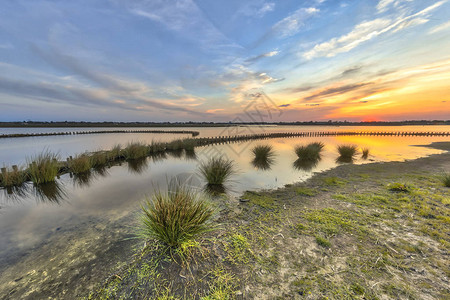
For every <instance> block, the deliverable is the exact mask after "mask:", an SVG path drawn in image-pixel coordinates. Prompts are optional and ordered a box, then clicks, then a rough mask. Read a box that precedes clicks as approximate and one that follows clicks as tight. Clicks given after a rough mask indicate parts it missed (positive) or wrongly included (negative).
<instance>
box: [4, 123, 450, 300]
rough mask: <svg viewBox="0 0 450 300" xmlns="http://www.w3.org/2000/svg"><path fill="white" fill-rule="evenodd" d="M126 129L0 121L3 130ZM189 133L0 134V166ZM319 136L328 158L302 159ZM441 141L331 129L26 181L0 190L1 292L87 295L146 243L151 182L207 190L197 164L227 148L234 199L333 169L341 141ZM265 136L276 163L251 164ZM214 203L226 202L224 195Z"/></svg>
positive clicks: (395, 150)
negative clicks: (303, 149) (144, 207)
mask: <svg viewBox="0 0 450 300" xmlns="http://www.w3.org/2000/svg"><path fill="white" fill-rule="evenodd" d="M120 129H121V128H90V129H85V128H80V129H77V128H32V129H28V128H1V129H0V134H10V133H33V132H34V133H36V132H39V133H43V132H66V131H87V130H93V131H96V130H120ZM122 129H123V130H140V129H142V130H159V129H160V130H171V128H122ZM449 129H450V128H448V126H401V127H387V126H383V127H375V126H373V127H357V126H352V127H347V126H345V127H344V126H343V127H331V126H329V127H328V126H310V127H309V126H302V127H300V126H264V127H261V126H245V127H222V128H221V127H214V128H204V127H199V128H187V129H186V130H194V131H199V132H200V135H199V137H214V136H228V135H244V134H254V133H271V132H296V131H363V132H367V131H375V132H381V131H383V132H397V131H402V132H405V131H412V132H431V131H439V132H448V131H449ZM173 130H181V128H173ZM188 137H190V135H187V134H146V133H118V134H116V133H111V134H92V135H68V136H46V137H26V138H8V139H0V164H2V165H8V166H11V165H13V164H19V165H25V164H26V162H27V157H30V156H31V155H34V154H37V153H40V152H41V151H43V150H46V149H47V150H50V151H53V152H57V153H59V155H60V158H61V159H62V160H65V158H66V157H68V156H69V155H75V154H79V153H83V152H85V151H96V150H101V149H105V150H106V149H110V148H112V147H113V146H114V145H116V144H122V145H126V144H127V143H129V142H134V141H142V142H145V143H150V142H152V141H170V140H173V139H177V138H188ZM315 141H321V142H323V143H324V144H325V148H324V151H323V155H322V159H321V160H320V161H318V162H317V164H313V165H307V166H306V165H300V166H299V165H296V164H295V161H296V159H297V157H296V155H295V153H294V148H295V146H297V145H304V144H308V143H310V142H315ZM437 141H450V137H432V136H425V137H415V136H405V137H401V136H400V137H399V136H334V137H295V138H274V139H265V140H253V141H247V142H239V143H230V144H220V145H213V146H204V147H198V148H196V150H195V155H194V154H192V153H190V154H189V155H187V154H186V153H184V152H176V153H175V152H174V153H168V154H167V155H165V156H162V157H149V158H147V159H144V160H139V161H134V162H129V163H128V162H124V163H122V164H120V165H114V166H111V167H109V168H107V169H104V170H101V171H92V172H91V173H89V174H86V175H85V176H74V175H71V174H65V175H62V176H61V177H60V178H59V179H58V180H57V183H56V184H55V185H53V186H51V187H50V190H39V189H36V188H35V187H33V186H32V184H27V188H26V189H22V190H21V191H20V192H14V191H8V190H5V189H3V190H0V274H1V276H0V296H1V297H0V298H6V299H8V298H14V295H18V294H20V295H22V296H23V297H24V298H30V299H32V298H34V299H36V298H41V297H48V296H54V297H58V298H67V299H70V298H73V296H74V295H78V296H79V295H84V294H85V293H86V290H88V289H89V288H92V287H93V285H94V284H95V283H98V282H100V281H101V280H102V279H103V278H104V277H105V276H107V275H108V274H109V273H110V272H111V270H113V269H114V268H115V267H117V263H120V262H123V261H124V260H127V259H129V258H130V256H131V254H132V253H133V247H139V246H140V245H141V244H142V243H143V241H140V240H137V239H134V236H135V233H136V226H137V218H138V213H139V207H140V204H141V203H142V201H143V199H145V197H150V196H151V195H152V193H153V192H154V191H155V189H162V190H164V189H166V187H167V184H168V183H169V182H171V181H172V180H174V178H177V180H178V181H180V182H183V183H185V184H189V185H191V186H192V187H193V188H195V189H202V188H203V186H204V185H205V181H204V180H203V178H201V176H200V175H199V172H198V166H199V163H200V162H202V161H205V160H207V159H208V158H210V157H214V156H222V155H223V156H226V157H228V158H229V159H231V160H233V161H234V163H235V165H236V168H237V173H236V174H235V175H234V176H233V178H232V179H231V180H230V181H229V182H228V183H227V184H226V188H227V193H228V195H229V196H230V197H229V199H228V200H227V201H230V203H231V204H233V203H234V204H235V205H238V203H239V201H238V198H239V195H240V194H241V193H242V192H243V191H245V190H254V189H274V188H278V187H282V186H284V185H286V184H292V183H295V182H299V181H304V180H306V179H308V178H310V177H311V176H312V174H314V173H315V172H321V171H324V170H328V169H330V168H334V167H335V166H337V165H338V164H339V163H338V162H337V161H336V158H337V157H338V154H337V150H336V146H337V145H341V144H354V145H357V146H358V147H359V148H369V149H370V156H369V158H368V159H363V158H361V155H360V154H359V155H358V157H357V158H356V160H355V161H354V162H353V163H355V164H365V163H371V162H380V161H385V162H389V161H403V160H410V159H416V158H419V157H423V156H427V155H431V154H438V153H441V152H442V151H441V150H436V149H432V148H427V147H421V146H423V145H428V144H430V143H432V142H437ZM267 144H270V145H272V146H273V149H274V151H275V155H276V156H275V158H274V162H273V163H272V164H271V165H270V168H268V169H265V170H262V169H258V168H257V167H255V166H254V165H253V164H252V153H251V149H252V148H253V147H254V146H256V145H267ZM221 199H222V198H221ZM213 201H219V200H218V199H216V200H213ZM217 205H218V206H219V207H220V203H217Z"/></svg>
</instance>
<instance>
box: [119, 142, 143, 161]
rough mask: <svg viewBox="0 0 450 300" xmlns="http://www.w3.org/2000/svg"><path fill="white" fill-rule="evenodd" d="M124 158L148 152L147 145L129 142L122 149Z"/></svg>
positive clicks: (131, 157) (135, 156)
mask: <svg viewBox="0 0 450 300" xmlns="http://www.w3.org/2000/svg"><path fill="white" fill-rule="evenodd" d="M123 153H124V156H125V158H126V159H137V158H142V157H145V156H147V155H148V154H149V147H148V146H147V145H145V144H144V143H140V142H137V143H131V144H128V145H127V147H126V148H125V149H124V150H123Z"/></svg>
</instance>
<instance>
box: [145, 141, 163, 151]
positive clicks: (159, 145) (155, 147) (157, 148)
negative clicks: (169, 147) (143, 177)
mask: <svg viewBox="0 0 450 300" xmlns="http://www.w3.org/2000/svg"><path fill="white" fill-rule="evenodd" d="M165 150H166V148H165V146H164V144H163V143H159V142H154V141H152V143H151V144H150V146H149V152H150V153H160V152H164V151H165Z"/></svg>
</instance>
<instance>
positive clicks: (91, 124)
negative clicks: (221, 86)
mask: <svg viewBox="0 0 450 300" xmlns="http://www.w3.org/2000/svg"><path fill="white" fill-rule="evenodd" d="M245 125H293V126H295V125H302V126H305V125H311V126H319V125H320V126H323V125H329V126H405V125H450V120H407V121H395V122H392V121H372V122H349V121H332V120H329V121H297V122H242V123H233V122H192V121H191V122H83V121H81V122H74V121H63V122H53V121H50V122H37V121H23V122H0V127H3V128H6V127H26V128H30V127H226V126H245Z"/></svg>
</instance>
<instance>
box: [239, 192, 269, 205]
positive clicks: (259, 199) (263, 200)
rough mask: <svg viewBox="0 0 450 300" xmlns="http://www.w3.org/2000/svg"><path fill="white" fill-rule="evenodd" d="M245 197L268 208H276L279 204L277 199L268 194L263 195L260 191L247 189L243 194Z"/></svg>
mask: <svg viewBox="0 0 450 300" xmlns="http://www.w3.org/2000/svg"><path fill="white" fill-rule="evenodd" d="M242 198H243V199H248V200H250V201H249V202H250V203H252V204H254V205H258V206H260V207H262V208H266V209H275V208H276V207H277V206H276V204H275V199H274V198H272V197H270V196H268V195H261V194H259V193H255V192H251V191H247V192H245V193H244V195H243V196H242Z"/></svg>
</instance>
